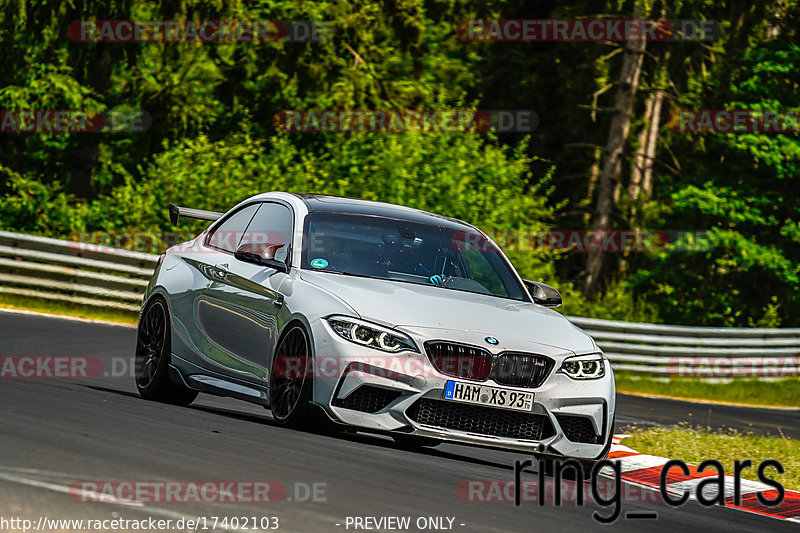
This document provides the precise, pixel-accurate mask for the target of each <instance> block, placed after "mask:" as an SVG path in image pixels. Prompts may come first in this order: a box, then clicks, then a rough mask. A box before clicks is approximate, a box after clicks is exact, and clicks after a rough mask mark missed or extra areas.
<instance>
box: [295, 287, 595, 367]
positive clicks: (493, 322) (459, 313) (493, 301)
mask: <svg viewBox="0 0 800 533" xmlns="http://www.w3.org/2000/svg"><path fill="white" fill-rule="evenodd" d="M300 278H301V279H302V280H304V281H306V282H308V283H311V284H313V285H315V286H317V287H319V288H321V289H324V290H325V291H327V292H330V293H332V294H334V295H335V296H337V297H339V298H341V299H342V300H343V301H344V302H346V303H347V304H348V305H349V306H350V307H352V308H353V309H354V310H355V311H356V312H357V313H358V314H359V316H360V318H362V319H364V320H370V321H373V322H377V323H380V324H384V325H387V326H390V327H396V328H398V329H401V330H406V331H409V332H414V333H418V334H420V335H423V336H425V337H439V338H450V339H451V340H458V339H452V336H453V335H454V334H457V333H458V332H463V333H464V334H465V335H464V336H461V335H460V337H462V338H470V339H472V338H475V337H479V338H480V342H481V344H484V345H485V342H483V338H484V336H492V337H496V338H498V339H499V340H500V342H501V344H500V346H499V347H500V348H504V349H512V350H528V349H530V350H533V349H536V348H537V347H544V346H549V347H552V348H557V349H558V351H569V352H574V353H578V354H581V353H589V352H592V351H597V346H596V345H595V343H594V341H593V340H592V338H591V337H589V335H587V334H586V333H585V332H584V331H583V330H581V329H580V328H578V327H576V326H574V325H573V324H572V323H571V322H570V321H569V320H567V319H566V318H564V316H563V315H561V314H560V313H557V312H555V311H553V310H551V309H548V308H546V307H542V306H540V305H537V304H534V303H531V302H519V301H515V300H509V299H504V298H497V297H494V296H487V295H484V294H475V293H470V292H465V291H458V290H452V289H445V288H442V287H435V286H427V285H417V284H414V283H404V282H399V281H387V280H380V279H373V278H363V277H356V276H348V275H342V274H335V273H329V272H311V271H301V273H300ZM436 330H439V331H441V335H437V334H436V333H435V331H436ZM445 332H447V333H445ZM487 347H488V346H487ZM546 351H548V352H550V351H551V350H546Z"/></svg>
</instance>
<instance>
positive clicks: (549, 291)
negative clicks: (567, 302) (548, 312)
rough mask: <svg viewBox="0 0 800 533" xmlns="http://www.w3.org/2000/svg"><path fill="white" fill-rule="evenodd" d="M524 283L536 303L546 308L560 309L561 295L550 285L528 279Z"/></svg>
mask: <svg viewBox="0 0 800 533" xmlns="http://www.w3.org/2000/svg"><path fill="white" fill-rule="evenodd" d="M523 281H524V282H525V287H527V288H528V292H529V293H530V294H531V298H533V302H534V303H537V304H539V305H543V306H545V307H558V306H560V305H561V293H560V292H558V291H557V290H556V289H554V288H553V287H551V286H550V285H545V284H544V283H540V282H538V281H530V280H527V279H526V280H523Z"/></svg>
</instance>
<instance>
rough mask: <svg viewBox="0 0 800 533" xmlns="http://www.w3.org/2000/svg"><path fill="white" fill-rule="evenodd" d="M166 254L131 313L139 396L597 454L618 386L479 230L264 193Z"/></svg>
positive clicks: (438, 438) (550, 302)
mask: <svg viewBox="0 0 800 533" xmlns="http://www.w3.org/2000/svg"><path fill="white" fill-rule="evenodd" d="M170 216H171V219H172V221H173V223H175V224H177V223H178V220H179V218H180V217H190V218H198V219H205V220H210V221H212V223H211V225H210V226H209V227H208V228H207V229H206V230H205V231H203V232H202V233H200V234H199V235H198V236H197V237H196V238H194V239H192V240H190V241H188V242H185V243H182V244H179V245H177V246H173V247H172V248H170V249H168V250H167V251H166V253H165V254H164V255H162V256H161V258H160V259H159V262H158V266H157V268H156V270H155V273H154V274H153V278H152V280H151V281H150V284H149V286H148V288H147V292H146V293H145V296H144V302H143V305H142V311H141V315H140V320H139V329H138V340H137V347H136V368H137V372H136V385H137V388H138V390H139V393H140V394H141V396H142V397H143V398H146V399H149V400H158V401H164V402H170V403H175V404H182V405H187V404H189V403H191V402H192V401H193V400H194V399H195V398H196V397H197V394H198V393H199V392H205V393H210V394H215V395H221V396H229V397H233V398H238V399H241V400H246V401H249V402H253V403H257V404H259V405H262V406H264V407H266V408H268V409H270V410H271V411H272V416H273V418H274V420H275V422H276V423H277V424H280V425H289V426H307V425H316V424H327V425H331V423H333V424H338V425H341V426H343V427H347V428H349V429H351V430H352V429H356V430H360V431H373V432H382V433H386V434H389V435H391V436H392V437H393V438H394V439H395V440H396V441H397V442H398V443H399V444H400V445H402V446H408V447H416V446H434V445H436V444H439V443H440V442H442V441H449V442H459V443H466V444H474V445H485V446H493V447H499V448H506V449H513V450H518V451H523V452H528V453H531V454H533V455H536V456H543V457H562V458H575V459H579V460H582V461H586V462H591V461H595V460H599V459H604V458H605V457H606V455H607V453H608V449H609V447H610V444H611V436H612V432H613V421H614V408H615V387H614V376H613V372H612V370H611V366H610V365H609V362H608V360H607V359H606V358H605V356H604V355H603V353H602V352H601V351H600V349H599V348H598V347H597V344H596V343H595V342H594V340H593V339H592V338H591V337H590V336H589V335H587V334H586V333H584V332H583V331H582V330H580V329H579V328H577V327H576V326H574V325H572V324H571V323H570V322H569V321H568V320H567V319H566V318H564V317H563V316H562V315H561V314H559V313H557V312H555V311H553V310H552V309H550V308H552V307H558V306H559V305H560V304H561V295H560V294H559V292H558V291H557V290H555V289H553V288H552V287H549V286H547V285H544V284H542V283H538V282H535V281H525V280H523V279H522V278H520V276H519V274H518V273H517V272H516V270H514V267H513V266H512V265H511V263H510V262H509V260H508V259H507V258H506V256H505V255H504V254H503V252H502V251H501V250H500V249H499V248H498V247H497V246H496V245H495V244H494V242H492V240H491V239H490V238H488V237H487V236H486V235H485V234H484V233H483V232H481V231H480V230H479V229H477V228H475V227H474V226H472V225H470V224H467V223H465V222H462V221H460V220H456V219H452V218H448V217H444V216H440V215H436V214H433V213H428V212H424V211H419V210H416V209H411V208H407V207H402V206H397V205H392V204H386V203H381V202H373V201H365V200H354V199H348V198H339V197H333V196H322V195H309V194H292V193H285V192H271V193H266V194H260V195H257V196H253V197H252V198H249V199H247V200H245V201H243V202H242V203H240V204H239V205H237V206H235V207H234V208H233V209H231V210H230V211H228V212H227V213H215V212H210V211H201V210H197V209H189V208H185V207H178V206H175V205H171V206H170Z"/></svg>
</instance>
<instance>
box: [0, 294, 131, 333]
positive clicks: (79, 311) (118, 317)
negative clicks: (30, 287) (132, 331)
mask: <svg viewBox="0 0 800 533" xmlns="http://www.w3.org/2000/svg"><path fill="white" fill-rule="evenodd" d="M0 308H5V309H22V310H25V311H37V312H39V313H50V314H53V315H62V316H74V317H78V318H88V319H90V320H107V321H110V322H119V323H121V324H132V325H134V326H135V325H136V323H137V322H138V320H139V317H138V316H137V315H136V314H135V313H131V312H126V311H114V310H111V309H100V308H97V309H93V308H91V307H87V306H84V305H73V304H70V303H68V302H52V301H48V300H40V299H37V298H27V297H24V296H14V295H10V294H0Z"/></svg>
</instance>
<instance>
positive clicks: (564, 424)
mask: <svg viewBox="0 0 800 533" xmlns="http://www.w3.org/2000/svg"><path fill="white" fill-rule="evenodd" d="M556 420H558V425H559V426H561V429H562V430H563V431H564V435H566V437H567V439H569V440H571V441H572V442H583V443H585V444H600V436H599V435H595V432H594V427H592V421H591V420H589V418H588V417H585V416H573V415H556Z"/></svg>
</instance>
